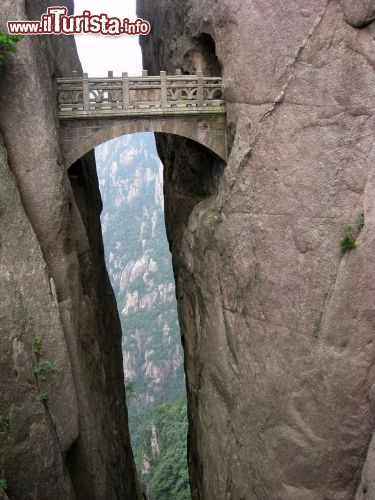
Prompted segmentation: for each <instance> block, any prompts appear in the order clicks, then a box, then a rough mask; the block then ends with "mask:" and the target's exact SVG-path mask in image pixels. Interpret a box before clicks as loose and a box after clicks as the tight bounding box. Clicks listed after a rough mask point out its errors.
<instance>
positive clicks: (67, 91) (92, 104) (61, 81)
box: [57, 70, 225, 116]
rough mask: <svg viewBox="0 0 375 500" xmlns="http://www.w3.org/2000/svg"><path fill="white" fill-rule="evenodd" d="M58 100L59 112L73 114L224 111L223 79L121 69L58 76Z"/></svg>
mask: <svg viewBox="0 0 375 500" xmlns="http://www.w3.org/2000/svg"><path fill="white" fill-rule="evenodd" d="M57 84H58V102H59V110H60V115H62V116H72V115H73V116H74V115H82V114H84V115H85V114H92V113H95V114H96V113H98V112H99V113H103V114H105V113H121V114H122V113H127V112H129V113H137V112H141V111H145V112H152V111H159V112H160V111H168V110H169V111H173V110H175V111H177V112H178V111H179V110H180V111H181V112H183V110H186V109H189V108H190V109H193V110H194V109H195V110H196V111H202V110H206V111H208V110H209V109H210V108H211V109H213V108H215V109H216V111H217V109H220V108H221V109H222V111H223V112H224V111H225V101H224V97H223V85H222V79H221V78H217V77H205V76H203V74H202V73H198V74H197V75H182V74H181V71H180V70H176V75H173V76H171V75H167V74H166V72H165V71H161V72H160V75H159V76H148V74H147V71H143V74H142V76H141V77H129V76H128V74H127V73H122V76H121V77H120V78H118V77H114V76H113V72H111V71H109V72H108V77H105V78H91V77H90V78H89V77H88V74H87V73H84V74H83V76H76V75H75V74H74V75H73V76H72V77H71V78H58V79H57Z"/></svg>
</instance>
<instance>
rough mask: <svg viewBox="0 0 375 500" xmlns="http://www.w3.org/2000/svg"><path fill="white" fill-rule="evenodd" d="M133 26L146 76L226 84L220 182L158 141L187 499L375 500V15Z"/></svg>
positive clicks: (287, 13) (158, 15) (309, 14)
mask: <svg viewBox="0 0 375 500" xmlns="http://www.w3.org/2000/svg"><path fill="white" fill-rule="evenodd" d="M137 13H138V15H139V16H141V17H143V18H145V19H148V20H149V21H150V23H151V25H152V31H151V33H150V35H148V36H147V37H144V38H142V50H143V58H144V65H143V66H144V68H145V69H148V70H149V71H150V73H151V74H152V73H157V72H158V71H160V70H167V71H170V72H173V71H174V69H175V68H181V69H182V71H183V72H184V73H194V72H195V71H197V70H203V71H204V72H205V74H211V75H215V76H217V75H218V74H222V76H223V79H224V86H225V96H226V101H227V113H228V114H227V118H228V143H229V144H228V146H229V157H228V162H227V165H226V167H225V168H223V165H222V163H221V162H220V161H219V160H218V159H217V158H214V157H213V156H211V155H210V154H208V153H207V152H206V151H203V150H202V149H201V148H200V147H199V146H198V145H197V144H194V143H192V142H188V141H186V140H184V139H181V138H177V137H175V138H171V137H167V138H165V137H162V136H158V148H159V153H160V157H161V159H162V161H163V163H164V165H165V188H164V189H165V202H166V222H167V231H168V238H169V241H170V246H171V249H172V254H173V263H174V272H175V277H176V285H177V299H178V307H179V317H180V324H181V328H182V335H183V338H184V345H185V368H186V376H187V386H188V412H189V424H190V430H189V462H190V477H191V482H192V494H193V498H194V500H197V499H200V500H203V499H205V500H211V499H215V500H240V499H246V500H250V499H254V500H255V499H258V500H265V499H270V498H272V499H275V500H276V499H277V500H301V499H304V500H323V499H327V500H328V499H329V500H350V499H353V498H356V499H357V500H358V499H364V498H369V499H375V461H374V460H375V458H374V453H375V451H374V449H375V448H374V444H371V445H370V442H371V438H372V433H373V431H374V381H375V378H374V376H375V373H374V354H375V345H374V328H375V305H374V292H373V290H374V278H375V266H374V252H373V248H374V239H375V226H374V224H375V211H374V210H375V205H374V190H375V176H374V173H375V171H374V156H375V154H374V148H373V144H374V136H375V134H374V132H375V130H374V129H375V122H374V115H373V109H374V99H375V72H374V67H375V55H374V36H375V35H374V33H375V31H374V30H375V23H373V22H372V21H373V20H374V18H375V2H374V1H371V0H367V1H366V0H357V1H352V0H346V1H345V0H341V1H338V0H332V1H326V0H312V1H310V2H305V1H304V0H296V1H293V2H292V1H288V2H279V1H276V0H268V1H266V2H265V1H264V0H259V1H258V0H254V1H242V0H235V1H233V0H221V1H217V0H205V1H201V0H186V1H184V2H180V1H176V0H173V1H172V0H159V1H154V2H149V1H147V0H138V12H137ZM363 220H364V225H363ZM349 226H350V227H351V228H352V229H349ZM343 234H344V236H343ZM345 234H346V235H347V234H349V235H350V236H349V239H350V240H351V244H352V247H354V246H356V248H355V249H352V250H348V251H343V248H342V247H344V246H345V244H344V243H341V246H340V241H342V240H343V239H345ZM354 240H355V242H354ZM349 246H350V245H349ZM344 250H345V248H344Z"/></svg>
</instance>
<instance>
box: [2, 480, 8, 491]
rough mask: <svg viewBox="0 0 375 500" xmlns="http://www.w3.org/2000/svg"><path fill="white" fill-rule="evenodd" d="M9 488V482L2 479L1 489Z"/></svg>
mask: <svg viewBox="0 0 375 500" xmlns="http://www.w3.org/2000/svg"><path fill="white" fill-rule="evenodd" d="M7 488H8V485H7V482H6V481H5V479H0V490H3V491H5V490H6V489H7Z"/></svg>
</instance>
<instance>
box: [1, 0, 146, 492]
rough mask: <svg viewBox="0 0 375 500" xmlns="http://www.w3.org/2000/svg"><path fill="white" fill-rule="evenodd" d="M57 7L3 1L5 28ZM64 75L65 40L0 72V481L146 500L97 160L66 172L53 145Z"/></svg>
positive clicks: (20, 56)
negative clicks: (133, 441)
mask: <svg viewBox="0 0 375 500" xmlns="http://www.w3.org/2000/svg"><path fill="white" fill-rule="evenodd" d="M62 3H63V4H64V5H66V6H67V7H68V9H69V12H70V13H72V11H73V2H72V1H69V0H68V1H66V2H62ZM54 4H55V2H49V1H47V0H46V1H44V0H38V1H32V2H31V1H26V2H25V1H21V0H17V1H14V0H2V2H1V5H0V10H1V16H0V30H2V31H6V24H5V22H6V20H7V19H18V20H22V19H40V16H41V15H42V14H43V13H44V12H46V9H47V7H48V6H50V5H54ZM72 69H77V70H80V66H79V61H78V57H77V54H76V50H75V46H74V40H73V38H71V37H63V36H51V37H27V38H25V39H24V40H23V41H22V42H21V43H20V44H19V47H18V52H17V54H11V55H8V56H7V57H6V61H5V65H4V67H3V68H2V70H1V76H0V134H1V137H2V140H1V142H0V287H1V300H0V367H1V370H0V372H1V375H0V386H1V389H0V478H1V479H3V480H6V482H7V485H8V488H7V493H8V496H9V498H11V499H12V500H13V499H15V500H17V499H19V500H27V499H38V500H51V499H52V498H54V499H56V500H58V499H59V500H67V499H74V498H81V499H87V500H88V499H98V500H99V499H101V500H103V499H120V498H121V499H124V498H127V499H138V498H141V493H140V488H139V486H138V482H137V479H136V474H135V468H134V463H133V457H132V452H131V447H130V442H129V437H128V431H127V411H126V407H125V394H124V383H123V370H122V364H123V362H122V355H121V327H120V322H119V319H118V313H117V309H116V303H115V300H114V296H113V292H112V288H111V286H110V283H109V280H108V277H107V272H106V269H105V265H104V256H103V247H102V238H101V230H100V220H99V214H100V210H101V199H100V193H99V187H98V182H97V178H96V173H95V166H94V160H93V156H91V155H88V156H87V157H85V158H83V159H82V160H80V161H79V162H77V163H76V164H75V165H73V166H72V167H71V168H70V170H69V173H67V171H66V169H65V166H64V162H63V158H62V154H61V149H60V144H59V136H58V121H57V109H56V89H55V77H58V76H62V75H67V74H70V71H71V70H72Z"/></svg>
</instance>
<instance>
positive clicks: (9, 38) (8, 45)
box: [0, 31, 23, 66]
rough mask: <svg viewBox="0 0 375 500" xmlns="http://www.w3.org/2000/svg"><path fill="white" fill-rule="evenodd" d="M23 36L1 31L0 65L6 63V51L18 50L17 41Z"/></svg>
mask: <svg viewBox="0 0 375 500" xmlns="http://www.w3.org/2000/svg"><path fill="white" fill-rule="evenodd" d="M22 38H23V36H22V35H8V34H7V33H2V32H1V31H0V66H1V65H2V64H3V63H4V54H5V52H16V51H17V43H18V42H19V41H20V40H22Z"/></svg>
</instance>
